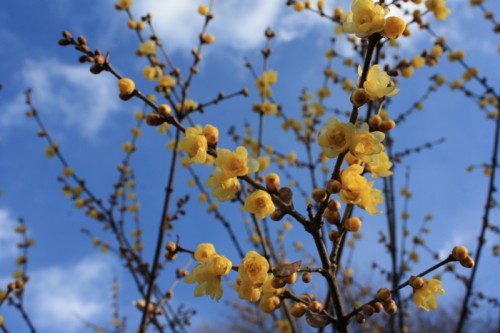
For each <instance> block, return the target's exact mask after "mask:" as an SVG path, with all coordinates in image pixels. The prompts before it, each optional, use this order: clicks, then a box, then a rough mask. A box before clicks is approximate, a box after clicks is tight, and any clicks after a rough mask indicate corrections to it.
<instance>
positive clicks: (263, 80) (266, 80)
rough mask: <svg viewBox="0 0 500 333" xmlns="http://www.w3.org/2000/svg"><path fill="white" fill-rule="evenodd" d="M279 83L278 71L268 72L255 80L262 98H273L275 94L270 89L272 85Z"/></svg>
mask: <svg viewBox="0 0 500 333" xmlns="http://www.w3.org/2000/svg"><path fill="white" fill-rule="evenodd" d="M277 82H278V73H277V72H276V71H267V72H264V73H262V75H261V76H259V77H258V78H257V80H255V86H256V87H257V89H258V90H259V94H260V96H261V97H272V96H273V92H272V90H271V88H270V85H271V84H276V83H277Z"/></svg>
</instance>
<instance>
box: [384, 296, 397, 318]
mask: <svg viewBox="0 0 500 333" xmlns="http://www.w3.org/2000/svg"><path fill="white" fill-rule="evenodd" d="M384 310H385V312H386V313H387V314H388V315H389V316H392V315H393V314H395V313H396V312H398V306H397V305H396V302H394V301H393V300H392V299H391V300H390V301H389V302H385V303H384Z"/></svg>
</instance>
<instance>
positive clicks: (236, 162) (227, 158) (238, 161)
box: [215, 146, 259, 178]
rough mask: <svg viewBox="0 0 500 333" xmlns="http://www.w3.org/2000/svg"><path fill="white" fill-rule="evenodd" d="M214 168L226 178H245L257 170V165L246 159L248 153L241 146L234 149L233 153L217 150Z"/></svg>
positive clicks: (254, 161) (255, 162) (226, 150)
mask: <svg viewBox="0 0 500 333" xmlns="http://www.w3.org/2000/svg"><path fill="white" fill-rule="evenodd" d="M215 166H216V167H217V168H219V169H220V170H221V171H222V172H223V173H224V174H225V176H226V177H228V178H231V177H238V176H245V175H247V174H249V173H252V172H256V171H257V170H258V169H259V163H258V162H257V161H256V160H254V159H252V158H250V159H249V158H248V151H247V149H246V148H245V147H243V146H239V147H238V148H236V151H235V152H232V151H230V150H229V149H217V158H216V159H215Z"/></svg>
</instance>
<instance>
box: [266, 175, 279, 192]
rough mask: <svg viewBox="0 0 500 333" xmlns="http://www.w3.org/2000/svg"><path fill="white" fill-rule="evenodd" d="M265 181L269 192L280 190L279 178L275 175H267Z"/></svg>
mask: <svg viewBox="0 0 500 333" xmlns="http://www.w3.org/2000/svg"><path fill="white" fill-rule="evenodd" d="M265 181H266V187H267V189H268V190H269V191H278V190H279V189H280V176H278V174H277V173H270V174H268V175H267V176H266V179H265Z"/></svg>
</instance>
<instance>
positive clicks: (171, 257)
mask: <svg viewBox="0 0 500 333" xmlns="http://www.w3.org/2000/svg"><path fill="white" fill-rule="evenodd" d="M175 257H177V252H166V253H165V258H167V260H169V261H172V260H174V259H175Z"/></svg>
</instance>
